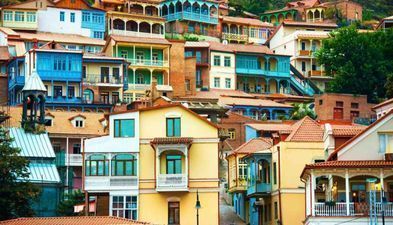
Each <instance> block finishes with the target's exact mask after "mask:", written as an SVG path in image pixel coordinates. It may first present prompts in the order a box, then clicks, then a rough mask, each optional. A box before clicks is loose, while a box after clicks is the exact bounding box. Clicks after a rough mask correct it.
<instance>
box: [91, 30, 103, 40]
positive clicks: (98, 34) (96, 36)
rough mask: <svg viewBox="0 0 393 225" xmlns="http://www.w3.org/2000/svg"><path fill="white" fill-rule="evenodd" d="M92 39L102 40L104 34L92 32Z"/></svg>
mask: <svg viewBox="0 0 393 225" xmlns="http://www.w3.org/2000/svg"><path fill="white" fill-rule="evenodd" d="M93 38H98V39H103V38H104V32H101V31H94V32H93Z"/></svg>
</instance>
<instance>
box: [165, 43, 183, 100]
mask: <svg viewBox="0 0 393 225" xmlns="http://www.w3.org/2000/svg"><path fill="white" fill-rule="evenodd" d="M170 42H171V44H172V46H171V49H170V72H169V83H170V85H171V86H172V87H173V96H174V97H181V96H185V94H186V89H185V75H184V73H185V65H186V63H185V58H184V41H176V40H170Z"/></svg>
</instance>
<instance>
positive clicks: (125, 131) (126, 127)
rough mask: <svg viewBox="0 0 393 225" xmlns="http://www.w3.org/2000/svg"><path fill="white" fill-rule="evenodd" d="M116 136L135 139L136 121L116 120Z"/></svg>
mask: <svg viewBox="0 0 393 225" xmlns="http://www.w3.org/2000/svg"><path fill="white" fill-rule="evenodd" d="M114 123H115V127H114V136H115V137H135V120H134V119H124V120H115V122H114Z"/></svg>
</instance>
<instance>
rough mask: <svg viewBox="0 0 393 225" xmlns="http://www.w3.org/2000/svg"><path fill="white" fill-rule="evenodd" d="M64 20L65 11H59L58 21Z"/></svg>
mask: <svg viewBox="0 0 393 225" xmlns="http://www.w3.org/2000/svg"><path fill="white" fill-rule="evenodd" d="M64 20H65V12H63V11H61V12H60V21H62V22H64Z"/></svg>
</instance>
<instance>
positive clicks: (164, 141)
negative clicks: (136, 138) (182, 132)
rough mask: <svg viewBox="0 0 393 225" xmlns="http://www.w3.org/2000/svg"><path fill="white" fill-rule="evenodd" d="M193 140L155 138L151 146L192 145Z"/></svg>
mask: <svg viewBox="0 0 393 225" xmlns="http://www.w3.org/2000/svg"><path fill="white" fill-rule="evenodd" d="M192 140H193V139H192V138H190V137H158V138H154V139H153V140H152V141H151V142H150V143H151V144H155V145H157V144H162V145H165V144H188V145H189V144H191V143H192Z"/></svg>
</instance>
